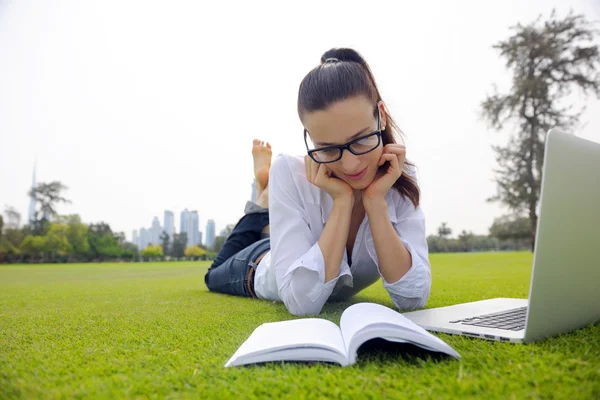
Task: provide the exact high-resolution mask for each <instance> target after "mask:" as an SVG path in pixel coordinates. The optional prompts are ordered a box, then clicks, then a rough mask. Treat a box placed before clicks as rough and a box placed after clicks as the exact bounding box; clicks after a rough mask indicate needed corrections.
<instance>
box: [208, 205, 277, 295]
mask: <svg viewBox="0 0 600 400" xmlns="http://www.w3.org/2000/svg"><path fill="white" fill-rule="evenodd" d="M267 225H269V213H268V212H261V213H253V214H246V215H244V216H243V217H242V219H240V220H239V222H238V223H237V225H236V226H235V228H233V230H232V231H231V234H230V235H229V237H228V238H227V240H226V241H225V243H224V244H223V248H222V249H221V251H220V252H219V254H218V255H217V257H216V258H215V261H214V262H213V264H212V265H211V266H210V268H209V269H208V271H207V272H206V275H205V276H204V282H205V283H206V287H207V288H208V290H210V291H211V292H219V293H226V294H231V295H234V296H244V297H256V293H255V292H254V272H255V271H256V263H255V262H256V259H257V258H258V257H259V256H260V255H261V254H264V253H266V252H267V251H269V250H270V249H271V241H270V239H269V238H261V231H262V230H263V228H264V227H265V226H267Z"/></svg>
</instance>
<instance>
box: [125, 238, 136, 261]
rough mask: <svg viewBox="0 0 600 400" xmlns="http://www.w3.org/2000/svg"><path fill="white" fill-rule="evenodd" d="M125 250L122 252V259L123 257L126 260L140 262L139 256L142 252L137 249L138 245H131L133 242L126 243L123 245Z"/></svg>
mask: <svg viewBox="0 0 600 400" xmlns="http://www.w3.org/2000/svg"><path fill="white" fill-rule="evenodd" d="M122 247H123V250H122V252H121V257H123V258H124V259H126V260H130V261H131V260H136V261H137V260H138V259H139V255H140V251H139V249H138V247H137V245H136V244H134V243H131V242H125V243H123V245H122Z"/></svg>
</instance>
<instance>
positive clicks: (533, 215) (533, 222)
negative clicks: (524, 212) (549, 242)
mask: <svg viewBox="0 0 600 400" xmlns="http://www.w3.org/2000/svg"><path fill="white" fill-rule="evenodd" d="M537 220H538V217H537V214H536V213H535V206H533V208H530V209H529V222H530V224H531V251H532V252H533V251H534V250H535V240H536V237H535V233H536V229H537Z"/></svg>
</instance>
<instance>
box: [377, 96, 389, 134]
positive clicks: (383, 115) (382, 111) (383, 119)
mask: <svg viewBox="0 0 600 400" xmlns="http://www.w3.org/2000/svg"><path fill="white" fill-rule="evenodd" d="M377 108H379V115H381V130H384V129H385V127H386V126H387V114H386V113H385V103H384V102H383V100H379V101H378V102H377Z"/></svg>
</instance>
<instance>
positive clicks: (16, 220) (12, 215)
mask: <svg viewBox="0 0 600 400" xmlns="http://www.w3.org/2000/svg"><path fill="white" fill-rule="evenodd" d="M4 214H5V215H6V228H8V229H19V226H21V214H20V213H19V212H18V211H17V210H16V209H15V208H14V207H10V206H6V208H5V209H4Z"/></svg>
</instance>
